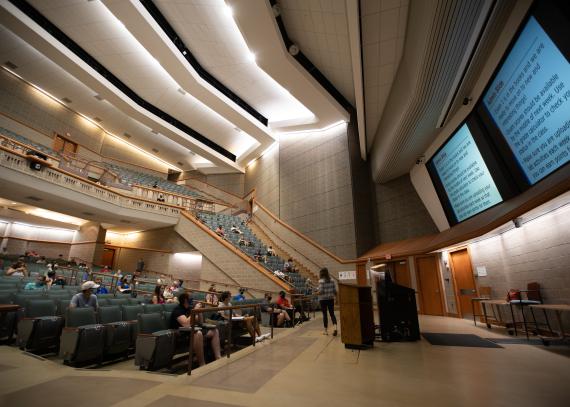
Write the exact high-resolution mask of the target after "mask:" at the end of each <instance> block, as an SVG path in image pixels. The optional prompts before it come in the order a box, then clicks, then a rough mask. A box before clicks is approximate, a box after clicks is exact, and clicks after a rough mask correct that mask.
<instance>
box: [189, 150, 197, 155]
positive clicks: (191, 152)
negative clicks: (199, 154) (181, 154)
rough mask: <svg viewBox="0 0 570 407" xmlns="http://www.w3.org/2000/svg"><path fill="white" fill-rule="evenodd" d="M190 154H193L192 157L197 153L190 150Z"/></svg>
mask: <svg viewBox="0 0 570 407" xmlns="http://www.w3.org/2000/svg"><path fill="white" fill-rule="evenodd" d="M188 152H189V153H190V154H192V155H196V153H195V152H194V151H192V150H188Z"/></svg>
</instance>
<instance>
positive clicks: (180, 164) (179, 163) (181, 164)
mask: <svg viewBox="0 0 570 407" xmlns="http://www.w3.org/2000/svg"><path fill="white" fill-rule="evenodd" d="M176 164H178V165H179V166H181V167H182V166H183V165H184V163H181V162H180V161H178V162H177V163H176Z"/></svg>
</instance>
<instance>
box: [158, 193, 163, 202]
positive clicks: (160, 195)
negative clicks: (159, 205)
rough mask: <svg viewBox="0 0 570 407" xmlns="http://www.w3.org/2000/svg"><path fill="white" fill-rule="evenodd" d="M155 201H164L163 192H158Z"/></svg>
mask: <svg viewBox="0 0 570 407" xmlns="http://www.w3.org/2000/svg"><path fill="white" fill-rule="evenodd" d="M156 201H157V202H165V200H164V195H163V194H158V197H157V198H156Z"/></svg>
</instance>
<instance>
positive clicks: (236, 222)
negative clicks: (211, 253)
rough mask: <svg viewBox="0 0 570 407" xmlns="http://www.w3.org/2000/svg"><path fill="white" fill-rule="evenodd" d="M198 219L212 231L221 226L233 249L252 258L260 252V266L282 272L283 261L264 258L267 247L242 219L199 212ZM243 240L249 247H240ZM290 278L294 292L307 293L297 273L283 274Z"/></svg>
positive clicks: (304, 283)
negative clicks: (234, 228) (249, 244)
mask: <svg viewBox="0 0 570 407" xmlns="http://www.w3.org/2000/svg"><path fill="white" fill-rule="evenodd" d="M198 215H199V217H200V219H201V220H203V221H204V223H205V224H206V225H207V226H208V227H209V228H210V229H211V230H213V231H215V230H216V228H217V227H218V226H220V225H221V226H222V228H223V229H224V233H225V238H226V240H227V241H228V242H230V243H231V244H233V245H234V246H235V247H237V248H238V249H240V250H241V251H243V252H244V253H246V254H247V255H248V256H249V257H251V258H253V257H254V256H255V254H256V253H257V252H258V251H260V252H261V255H262V256H264V257H263V258H264V259H265V261H264V260H261V261H260V262H259V264H260V265H262V266H263V267H265V268H266V269H268V270H269V271H271V272H272V273H274V272H275V271H276V270H279V271H283V269H284V265H285V260H283V259H282V258H280V257H279V256H265V255H266V253H267V246H266V245H265V244H264V243H263V242H262V241H261V240H259V239H258V238H257V236H256V235H255V234H254V233H253V232H252V231H251V229H250V228H249V227H247V225H246V224H245V223H244V222H242V219H241V218H239V217H237V216H232V215H225V214H220V213H207V212H200V213H199V214H198ZM232 226H236V227H237V228H238V229H239V230H240V231H241V232H242V234H239V233H233V232H232V231H231V228H232ZM242 238H243V239H244V240H246V241H248V242H250V243H251V246H246V245H240V244H239V241H240V239H242ZM285 274H286V275H288V276H289V277H290V280H291V284H293V286H294V287H295V291H296V292H297V293H300V294H304V293H306V291H307V287H306V282H305V279H304V278H303V277H302V276H301V275H300V274H298V273H285Z"/></svg>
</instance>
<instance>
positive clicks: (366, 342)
mask: <svg viewBox="0 0 570 407" xmlns="http://www.w3.org/2000/svg"><path fill="white" fill-rule="evenodd" d="M338 287H339V289H338V293H339V303H340V304H339V305H340V324H341V328H342V329H341V340H342V343H344V346H345V347H346V348H349V349H366V348H370V347H372V346H373V345H374V313H373V311H372V288H371V287H369V286H367V285H355V284H342V283H341V284H339V285H338Z"/></svg>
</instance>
